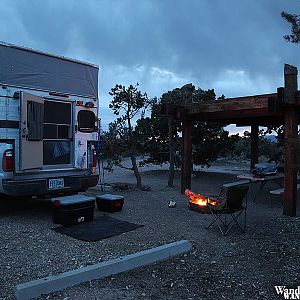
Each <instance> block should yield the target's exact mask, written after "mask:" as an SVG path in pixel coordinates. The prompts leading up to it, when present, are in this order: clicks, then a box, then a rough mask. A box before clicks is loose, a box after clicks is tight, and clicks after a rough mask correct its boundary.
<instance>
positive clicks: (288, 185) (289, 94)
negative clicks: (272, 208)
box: [283, 66, 298, 217]
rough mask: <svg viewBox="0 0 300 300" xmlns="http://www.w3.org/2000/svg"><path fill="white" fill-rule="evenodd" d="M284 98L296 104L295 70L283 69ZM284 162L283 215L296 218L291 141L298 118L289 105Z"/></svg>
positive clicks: (286, 120)
mask: <svg viewBox="0 0 300 300" xmlns="http://www.w3.org/2000/svg"><path fill="white" fill-rule="evenodd" d="M284 81H285V87H284V95H285V96H284V98H285V100H284V101H285V102H286V103H288V104H293V103H295V102H296V100H295V97H296V91H297V69H296V70H295V67H293V68H290V67H288V68H286V66H285V69H284ZM284 118H285V127H284V129H285V138H284V146H285V160H284V194H283V213H284V214H285V215H288V216H291V217H294V216H296V203H297V172H296V170H295V167H294V165H295V164H296V159H295V158H296V152H295V151H294V148H293V143H291V139H292V140H295V139H296V138H297V129H298V126H297V125H298V118H297V115H296V111H295V106H294V105H290V106H287V107H285V110H284Z"/></svg>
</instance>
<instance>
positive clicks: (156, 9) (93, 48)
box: [0, 0, 300, 120]
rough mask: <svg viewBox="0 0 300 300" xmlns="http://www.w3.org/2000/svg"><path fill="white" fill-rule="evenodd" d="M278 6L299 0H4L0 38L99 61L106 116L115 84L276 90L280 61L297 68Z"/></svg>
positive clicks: (293, 7) (297, 5) (232, 92)
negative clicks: (286, 38)
mask: <svg viewBox="0 0 300 300" xmlns="http://www.w3.org/2000/svg"><path fill="white" fill-rule="evenodd" d="M4 3H5V5H4ZM282 10H287V11H291V12H295V13H299V12H300V1H296V0H295V1H292V0H290V1H280V0H260V1H238V0H230V1H224V0H201V1H198V0H189V1H185V0H163V1H159V0H151V1H150V0H141V1H134V0H106V1H96V0H95V1H92V0H86V1H79V0H77V1H76V0H73V1H71V0H66V1H59V0H48V1H46V0H44V1H38V0H27V1H19V0H18V1H17V0H9V1H2V6H1V16H2V17H1V19H0V39H1V40H4V41H6V42H11V43H15V44H21V45H24V46H27V47H32V48H36V49H40V50H44V51H48V52H53V53H57V54H60V55H65V56H70V57H73V58H78V59H82V60H86V61H90V62H93V63H97V64H99V65H100V67H101V71H100V95H101V98H102V106H103V113H104V114H107V109H106V108H107V106H108V102H109V96H108V91H109V89H110V88H111V87H112V86H114V85H115V84H116V83H124V84H129V83H135V82H140V84H141V89H143V90H144V91H147V92H148V94H149V95H151V96H160V95H161V93H163V92H164V91H166V90H169V89H172V88H175V87H177V86H180V85H183V84H185V83H187V82H193V83H194V84H196V85H198V86H200V87H202V88H215V89H216V92H217V93H218V94H222V93H224V94H225V95H226V96H238V95H245V94H251V93H263V92H272V91H275V90H276V88H277V86H280V85H282V70H283V64H284V63H286V62H287V63H291V64H295V65H299V59H298V57H299V50H300V48H299V46H297V45H292V44H288V43H286V42H285V41H284V40H283V37H282V36H283V35H284V34H286V33H288V32H289V26H288V24H286V23H285V22H284V21H283V20H282V19H281V17H280V13H281V11H282ZM109 118H110V117H109V113H108V114H107V116H106V117H105V119H106V120H109Z"/></svg>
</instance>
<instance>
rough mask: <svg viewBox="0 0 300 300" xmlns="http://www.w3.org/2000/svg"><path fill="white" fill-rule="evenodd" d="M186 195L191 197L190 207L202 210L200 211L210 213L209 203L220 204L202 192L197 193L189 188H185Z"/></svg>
mask: <svg viewBox="0 0 300 300" xmlns="http://www.w3.org/2000/svg"><path fill="white" fill-rule="evenodd" d="M185 195H186V196H188V197H189V198H190V201H189V204H188V206H189V209H190V210H193V211H196V212H200V213H210V210H209V208H208V207H207V204H208V203H209V204H211V205H218V204H219V201H218V200H214V199H211V198H209V197H205V196H203V195H201V194H196V193H194V192H192V191H190V190H188V189H186V190H185Z"/></svg>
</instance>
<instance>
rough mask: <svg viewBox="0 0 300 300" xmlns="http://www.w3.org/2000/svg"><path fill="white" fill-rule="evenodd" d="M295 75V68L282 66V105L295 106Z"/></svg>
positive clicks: (296, 87)
mask: <svg viewBox="0 0 300 300" xmlns="http://www.w3.org/2000/svg"><path fill="white" fill-rule="evenodd" d="M297 75H298V71H297V68H296V67H294V66H292V65H288V64H285V65H284V97H283V103H284V104H290V105H295V104H296V92H297V89H298V86H297V85H298V83H297Z"/></svg>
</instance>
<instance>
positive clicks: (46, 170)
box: [0, 86, 98, 196]
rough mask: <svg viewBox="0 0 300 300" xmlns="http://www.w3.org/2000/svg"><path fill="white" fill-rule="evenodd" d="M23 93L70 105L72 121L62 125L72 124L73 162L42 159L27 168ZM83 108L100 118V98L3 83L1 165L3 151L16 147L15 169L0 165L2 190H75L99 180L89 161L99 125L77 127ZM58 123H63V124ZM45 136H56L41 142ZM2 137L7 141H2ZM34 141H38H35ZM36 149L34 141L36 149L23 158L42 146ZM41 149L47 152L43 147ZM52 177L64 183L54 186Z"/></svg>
mask: <svg viewBox="0 0 300 300" xmlns="http://www.w3.org/2000/svg"><path fill="white" fill-rule="evenodd" d="M24 93H28V94H32V95H34V97H40V98H42V99H44V101H48V102H55V103H67V104H69V105H70V106H71V110H70V124H67V125H64V123H63V122H62V125H61V126H62V127H61V128H63V126H69V127H68V130H69V131H68V140H69V141H70V163H68V164H56V165H55V164H54V165H45V164H44V163H43V164H42V165H41V166H39V167H36V168H34V167H33V168H31V167H29V168H25V169H24V168H23V167H22V164H21V160H22V151H23V150H24V145H22V117H21V116H22V104H23V103H22V101H23V98H22V94H24ZM77 102H78V103H82V105H81V106H78V105H76V103H77ZM87 102H93V103H94V107H92V108H86V107H85V106H84V104H85V103H87ZM81 110H84V111H91V112H93V113H94V114H95V120H97V111H98V108H97V99H90V98H85V97H76V96H71V97H67V98H64V97H58V96H50V95H49V93H46V92H43V91H33V90H32V89H20V88H17V87H10V86H4V88H3V87H0V165H2V164H1V161H2V160H3V152H4V151H5V150H7V149H13V151H14V171H12V172H4V171H3V170H2V169H0V193H4V194H6V195H11V196H33V195H38V196H40V195H51V194H58V193H61V192H66V193H72V192H78V191H84V190H86V189H87V188H89V187H91V186H95V185H96V184H97V182H98V173H97V168H96V170H94V171H95V172H93V170H92V168H91V166H90V164H91V163H89V161H91V156H92V155H93V152H92V149H89V148H90V143H91V144H93V143H95V142H96V141H97V132H96V130H97V128H96V126H95V129H94V130H93V131H92V132H80V131H79V130H78V119H77V115H78V113H79V111H81ZM26 114H27V112H26ZM23 125H24V124H23ZM46 125H47V124H46ZM48 125H49V124H48ZM52 125H53V124H52ZM95 125H96V123H95ZM44 126H45V125H44ZM58 126H60V124H59V125H58ZM57 130H59V129H57ZM45 140H47V141H54V140H55V139H44V138H43V141H42V142H44V141H45ZM1 141H4V142H3V143H1ZM32 143H36V141H34V142H32ZM22 146H23V148H22ZM39 147H40V146H39ZM29 149H30V148H29ZM36 149H37V148H36V147H35V145H33V147H32V150H33V151H32V152H30V151H29V152H28V153H27V156H26V157H24V155H23V159H24V160H25V161H26V160H30V159H31V158H32V156H33V157H35V156H36V155H37V154H40V151H41V148H39V150H38V151H37V153H34V151H35V150H36ZM42 151H43V155H44V149H43V148H42ZM43 162H44V161H43ZM82 162H83V163H82ZM31 163H32V162H31ZM27 167H28V166H27ZM50 180H54V181H55V180H56V181H57V182H59V181H60V180H61V181H63V186H59V185H58V186H57V187H55V186H54V187H52V188H50V187H49V182H50Z"/></svg>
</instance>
